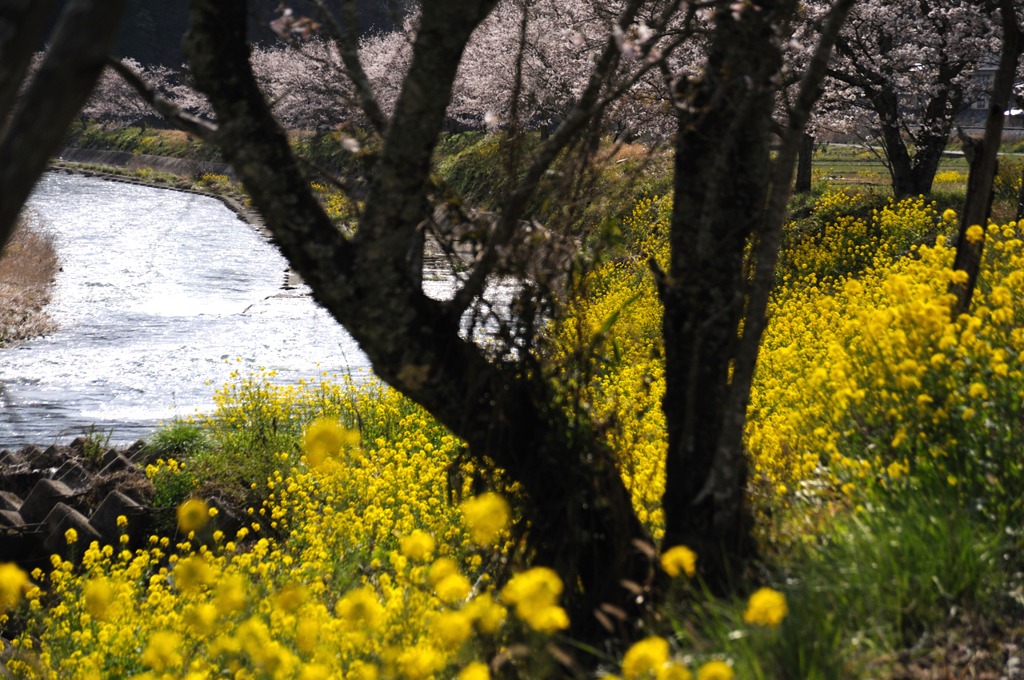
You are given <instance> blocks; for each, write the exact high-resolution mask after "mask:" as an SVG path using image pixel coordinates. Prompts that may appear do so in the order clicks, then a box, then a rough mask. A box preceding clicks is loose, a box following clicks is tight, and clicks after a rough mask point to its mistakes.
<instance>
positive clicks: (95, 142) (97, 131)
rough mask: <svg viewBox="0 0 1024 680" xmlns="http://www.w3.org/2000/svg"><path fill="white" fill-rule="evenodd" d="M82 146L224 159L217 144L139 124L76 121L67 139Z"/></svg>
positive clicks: (217, 159)
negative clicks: (112, 125) (119, 126)
mask: <svg viewBox="0 0 1024 680" xmlns="http://www.w3.org/2000/svg"><path fill="white" fill-rule="evenodd" d="M65 144H66V145H68V146H74V147H78V148H82V149H103V150H108V151H127V152H129V153H137V154H148V155H152V156H167V157H169V158H189V159H192V160H199V161H212V162H223V159H222V158H221V157H220V153H219V152H218V151H217V150H216V147H214V146H212V145H209V144H206V143H204V142H203V141H202V140H200V139H198V138H195V137H192V136H191V135H188V134H185V133H184V132H181V131H178V130H162V129H159V128H146V129H144V130H143V129H141V128H137V127H128V128H122V129H120V130H111V129H107V128H104V127H102V126H100V125H88V124H81V123H78V124H75V125H73V126H72V127H71V130H70V131H69V132H68V137H67V139H66V140H65Z"/></svg>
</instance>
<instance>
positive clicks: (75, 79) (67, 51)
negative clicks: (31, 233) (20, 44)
mask: <svg viewBox="0 0 1024 680" xmlns="http://www.w3.org/2000/svg"><path fill="white" fill-rule="evenodd" d="M126 2H127V0H70V2H69V3H68V4H67V5H66V6H65V8H64V11H63V12H62V13H61V18H60V23H59V24H58V26H57V29H56V31H55V32H54V35H53V38H52V40H51V41H50V49H49V50H47V53H46V57H45V58H44V59H43V62H42V64H41V65H40V67H39V70H38V72H37V73H36V75H35V77H34V78H33V79H32V82H31V83H30V84H29V86H28V88H27V89H26V90H25V92H24V94H22V95H21V97H20V98H19V99H18V103H17V106H16V107H15V109H14V113H13V114H12V117H11V120H10V122H9V123H8V125H7V127H6V128H4V130H3V137H2V138H0V187H3V194H2V195H0V247H2V246H3V245H4V244H6V243H7V241H8V239H9V238H10V235H11V232H12V230H13V229H14V223H15V220H16V219H17V217H18V213H19V212H21V206H22V205H23V204H24V203H25V200H26V199H27V198H28V195H29V194H30V193H31V192H32V187H34V186H35V184H36V181H37V180H38V179H39V175H40V174H41V173H42V172H43V170H44V169H45V168H46V164H47V163H48V162H49V160H50V157H51V156H52V155H53V154H54V153H56V152H57V150H58V149H59V148H60V144H61V143H62V142H63V139H64V130H67V128H68V126H69V125H70V124H71V121H72V120H74V117H75V116H76V115H77V114H78V112H79V111H80V110H81V108H82V106H83V105H84V104H85V101H86V100H87V99H88V98H89V94H90V93H91V92H92V89H93V86H94V85H95V84H96V81H97V80H98V79H99V77H100V73H101V72H102V71H103V66H104V65H105V63H106V58H107V54H108V53H109V52H110V51H111V50H112V49H113V46H114V41H115V39H116V38H117V31H118V27H119V26H120V19H121V15H122V13H123V11H124V6H125V4H126ZM22 49H24V48H22ZM54 131H57V133H56V134H55V132H54Z"/></svg>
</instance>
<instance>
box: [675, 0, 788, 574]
mask: <svg viewBox="0 0 1024 680" xmlns="http://www.w3.org/2000/svg"><path fill="white" fill-rule="evenodd" d="M791 11H792V4H791V3H789V2H782V3H774V4H772V5H771V6H770V8H768V7H766V8H763V9H762V11H759V12H756V13H754V12H750V13H744V14H743V15H742V16H741V17H740V19H739V20H735V19H733V18H732V17H731V15H730V13H729V10H728V9H726V10H724V11H721V12H720V13H719V16H718V17H717V18H716V21H718V22H719V26H718V29H717V30H716V31H715V34H714V36H713V39H712V44H711V45H710V52H709V56H708V63H707V65H706V67H705V70H704V74H703V77H702V79H701V80H698V81H692V82H689V83H687V84H684V85H683V91H681V92H679V93H678V95H679V97H680V99H681V101H683V102H685V105H686V106H687V107H688V109H689V112H688V113H686V114H684V115H682V116H680V124H679V131H678V138H677V147H676V156H675V201H674V204H673V212H672V228H671V252H672V257H671V266H670V271H669V272H668V277H667V278H666V279H664V281H663V282H662V298H663V301H664V304H665V314H664V320H663V333H664V338H665V375H666V392H665V397H664V404H663V408H664V411H665V416H666V422H667V423H668V442H669V448H668V457H667V460H666V488H665V495H664V498H663V509H664V513H665V518H666V526H665V541H664V544H665V546H666V547H668V546H673V545H680V544H683V545H687V546H688V547H690V548H691V549H693V550H694V551H696V553H697V555H698V564H699V565H700V569H701V574H702V575H703V577H704V578H705V580H706V582H707V583H708V584H709V585H710V586H711V587H712V589H714V590H718V591H724V590H726V589H727V588H728V586H729V583H730V580H731V579H732V578H734V577H736V576H738V575H739V574H737V573H735V572H736V571H741V570H742V568H743V567H742V565H743V564H744V563H745V561H746V559H747V558H748V557H749V556H750V555H751V554H752V551H753V545H752V543H751V533H750V532H751V516H750V513H749V510H748V507H747V503H746V498H745V487H746V478H747V462H746V458H745V455H744V452H743V448H742V445H741V441H742V440H741V437H739V436H737V437H734V438H733V437H731V434H733V433H731V432H730V431H729V430H730V428H732V427H735V425H734V423H733V422H726V418H725V414H726V413H728V411H729V408H728V407H729V405H730V402H731V401H732V395H731V393H730V390H731V389H732V388H731V384H730V371H731V363H732V360H733V359H734V358H735V356H736V351H737V346H738V341H739V333H740V320H741V319H742V318H743V315H744V313H745V293H746V285H745V275H746V270H745V258H744V251H745V249H746V247H747V245H748V243H749V242H750V238H751V236H752V235H754V234H755V233H756V231H757V230H758V229H759V228H760V226H761V223H762V218H763V216H764V211H765V207H766V202H767V200H768V190H769V186H770V178H771V159H770V151H771V149H770V144H769V140H770V138H771V128H772V118H771V111H772V106H773V102H774V87H773V85H772V80H773V77H774V76H775V75H776V73H777V71H778V69H779V68H780V66H781V54H780V51H779V47H778V36H777V34H776V32H775V29H776V27H777V26H778V25H779V23H781V22H780V17H788V16H789V13H790V12H791ZM743 401H744V403H745V399H744V400H743ZM741 427H742V418H741ZM723 438H729V439H731V440H734V441H735V445H730V446H725V447H722V446H720V443H721V442H722V441H723Z"/></svg>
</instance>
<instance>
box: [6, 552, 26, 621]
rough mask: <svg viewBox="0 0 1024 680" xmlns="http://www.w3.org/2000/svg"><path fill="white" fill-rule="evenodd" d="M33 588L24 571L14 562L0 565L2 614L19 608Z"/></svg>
mask: <svg viewBox="0 0 1024 680" xmlns="http://www.w3.org/2000/svg"><path fill="white" fill-rule="evenodd" d="M31 587H32V582H31V581H29V579H28V574H26V573H25V570H24V569H22V568H21V567H19V566H18V565H17V564H14V563H13V562H4V563H3V564H0V614H3V613H4V612H6V611H8V610H10V609H13V608H14V607H15V606H17V604H18V603H19V602H21V598H22V597H23V596H24V595H25V593H27V592H28V591H29V589H30V588H31Z"/></svg>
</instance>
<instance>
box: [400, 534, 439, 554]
mask: <svg viewBox="0 0 1024 680" xmlns="http://www.w3.org/2000/svg"><path fill="white" fill-rule="evenodd" d="M399 547H400V549H401V551H402V554H403V555H405V556H406V557H408V558H409V559H410V560H426V559H430V556H431V554H433V552H434V537H433V536H431V535H430V534H428V533H427V532H425V531H420V530H419V529H416V530H415V531H413V532H412V533H411V534H409V535H408V536H403V537H402V538H401V539H400V540H399Z"/></svg>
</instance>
